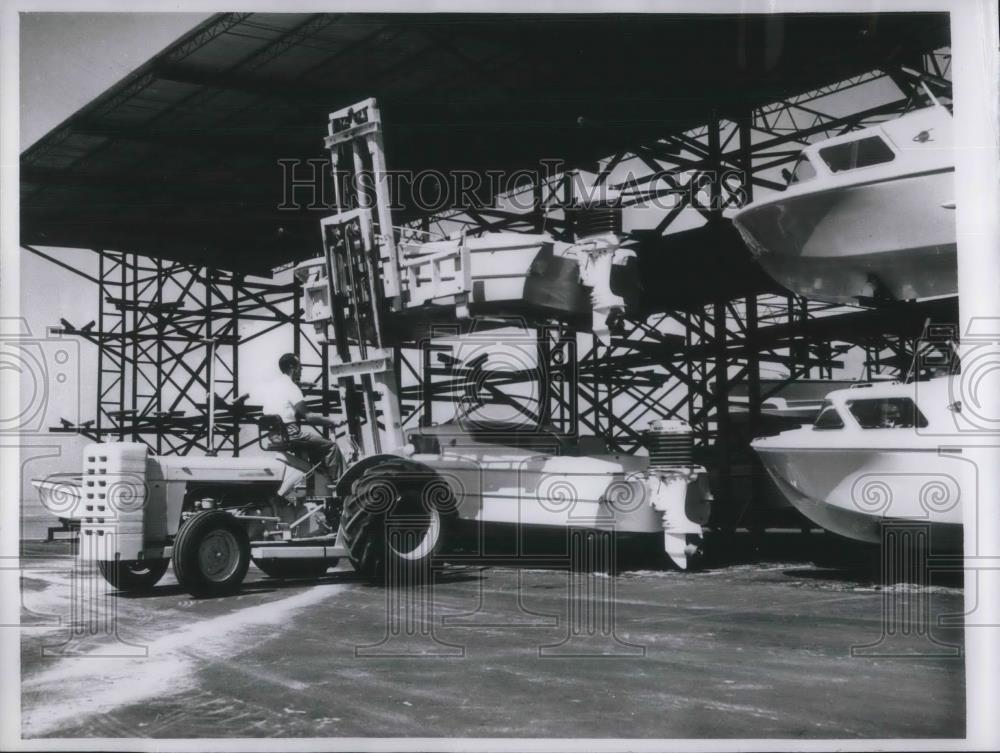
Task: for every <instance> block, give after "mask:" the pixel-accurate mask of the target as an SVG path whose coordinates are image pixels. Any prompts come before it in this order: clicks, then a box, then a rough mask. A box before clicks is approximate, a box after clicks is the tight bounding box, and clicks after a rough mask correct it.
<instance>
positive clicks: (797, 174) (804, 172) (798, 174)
mask: <svg viewBox="0 0 1000 753" xmlns="http://www.w3.org/2000/svg"><path fill="white" fill-rule="evenodd" d="M814 177H816V168H815V167H813V166H812V162H810V161H809V158H808V157H807V156H805V155H804V154H803V155H802V156H801V157H799V160H798V162H796V163H795V167H794V168H793V169H792V174H791V175H790V176H789V178H788V185H792V184H793V183H802V182H803V181H806V180H809V179H810V178H814Z"/></svg>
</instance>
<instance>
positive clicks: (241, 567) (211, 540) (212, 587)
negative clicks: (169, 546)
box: [174, 510, 250, 596]
mask: <svg viewBox="0 0 1000 753" xmlns="http://www.w3.org/2000/svg"><path fill="white" fill-rule="evenodd" d="M249 567H250V537H249V536H247V532H246V529H245V528H244V527H243V524H242V523H240V522H239V521H238V520H236V518H234V517H233V516H232V515H230V514H229V513H227V512H225V511H223V510H205V511H203V512H199V513H196V514H194V515H192V516H191V517H190V518H188V519H187V520H186V521H184V523H183V524H181V527H180V529H179V530H178V531H177V536H176V537H175V538H174V575H176V576H177V582H178V583H179V584H180V585H181V588H183V589H184V590H185V591H187V592H188V593H189V594H191V595H192V596H223V595H226V594H231V593H233V592H234V591H236V590H237V589H238V588H239V587H240V584H241V583H242V582H243V578H245V577H246V574H247V569H248V568H249Z"/></svg>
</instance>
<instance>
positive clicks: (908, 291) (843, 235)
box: [733, 169, 958, 303]
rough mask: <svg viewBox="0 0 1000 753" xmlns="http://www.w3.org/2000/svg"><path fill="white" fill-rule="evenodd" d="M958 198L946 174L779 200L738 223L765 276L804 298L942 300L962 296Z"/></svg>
mask: <svg viewBox="0 0 1000 753" xmlns="http://www.w3.org/2000/svg"><path fill="white" fill-rule="evenodd" d="M954 198H955V187H954V170H953V169H941V170H938V171H935V172H929V173H923V174H919V175H909V176H902V177H898V178H895V179H891V180H879V181H876V182H871V183H862V184H858V185H853V186H845V187H839V188H831V189H829V190H826V191H820V192H814V193H806V194H798V195H795V196H788V197H787V198H779V199H775V200H774V201H770V202H767V203H762V204H760V205H758V206H752V207H748V208H747V209H746V210H744V211H743V212H741V213H740V214H738V215H737V216H736V217H735V218H734V220H733V221H734V223H735V224H736V226H737V228H738V229H739V230H740V233H741V234H742V235H743V237H744V240H746V242H747V244H748V245H749V246H750V248H751V250H752V251H753V252H754V253H755V255H756V256H757V261H758V262H759V263H760V265H761V266H762V267H763V268H764V269H765V271H766V272H767V273H768V274H769V275H770V276H771V277H773V278H774V279H775V280H776V281H778V282H779V283H780V284H781V285H783V286H784V287H786V288H788V289H789V290H791V291H792V292H794V293H797V294H799V295H802V296H805V297H807V298H815V299H818V300H827V301H832V302H837V303H856V302H857V298H858V297H859V296H866V297H878V296H879V295H880V294H886V295H888V296H890V297H892V298H895V299H897V300H910V299H924V298H935V297H942V296H950V295H955V294H956V293H957V290H958V278H957V274H958V268H957V257H956V246H955V210H954ZM873 278H874V281H873ZM874 286H878V288H879V289H878V290H876V288H875V287H874Z"/></svg>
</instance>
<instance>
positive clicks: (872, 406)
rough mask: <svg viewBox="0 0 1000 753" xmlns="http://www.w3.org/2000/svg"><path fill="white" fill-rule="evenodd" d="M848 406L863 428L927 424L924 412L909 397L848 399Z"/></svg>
mask: <svg viewBox="0 0 1000 753" xmlns="http://www.w3.org/2000/svg"><path fill="white" fill-rule="evenodd" d="M847 408H848V410H850V411H851V415H852V416H854V417H855V418H856V419H857V421H858V423H859V424H860V425H861V428H862V429H914V428H918V429H922V428H924V427H925V426H927V419H926V418H924V414H923V413H921V412H920V410H919V409H918V408H917V406H916V404H914V402H913V401H912V400H910V398H908V397H880V398H872V399H869V400H848V401H847Z"/></svg>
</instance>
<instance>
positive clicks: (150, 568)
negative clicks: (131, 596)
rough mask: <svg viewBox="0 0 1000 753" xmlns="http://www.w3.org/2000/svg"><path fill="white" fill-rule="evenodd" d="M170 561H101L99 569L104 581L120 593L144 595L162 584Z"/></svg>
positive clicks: (98, 564) (98, 565)
mask: <svg viewBox="0 0 1000 753" xmlns="http://www.w3.org/2000/svg"><path fill="white" fill-rule="evenodd" d="M169 564H170V560H165V559H160V560H100V561H99V562H98V563H97V568H98V569H99V570H100V571H101V575H103V576H104V580H106V581H107V582H108V583H110V584H111V585H112V586H114V587H115V588H117V589H118V590H119V591H126V592H131V593H142V592H143V591H149V590H150V589H151V588H152V587H153V586H155V585H156V584H157V583H159V582H160V578H162V577H163V574H164V573H165V572H167V566H168V565H169Z"/></svg>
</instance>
